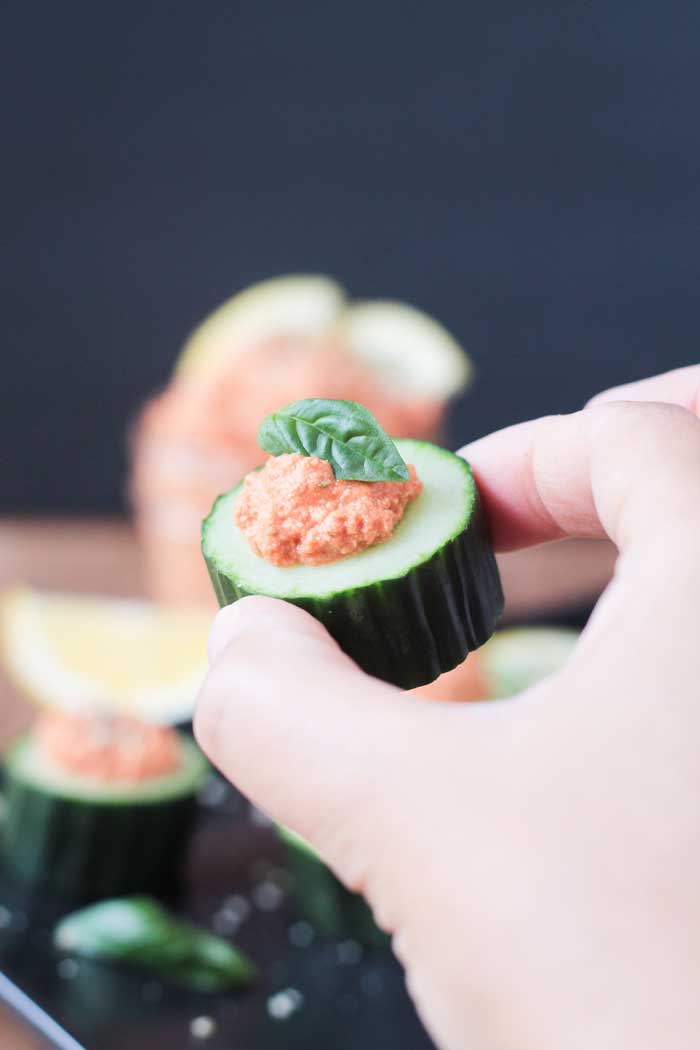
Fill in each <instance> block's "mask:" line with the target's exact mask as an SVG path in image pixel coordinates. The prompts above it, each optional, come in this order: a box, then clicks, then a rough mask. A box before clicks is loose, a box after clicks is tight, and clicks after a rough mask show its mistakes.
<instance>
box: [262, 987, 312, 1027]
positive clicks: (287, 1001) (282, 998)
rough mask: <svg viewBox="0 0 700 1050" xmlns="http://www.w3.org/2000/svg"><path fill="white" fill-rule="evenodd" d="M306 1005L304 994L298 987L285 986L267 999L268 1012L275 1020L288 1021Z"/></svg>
mask: <svg viewBox="0 0 700 1050" xmlns="http://www.w3.org/2000/svg"><path fill="white" fill-rule="evenodd" d="M303 1005H304V996H303V995H302V994H301V992H300V991H299V990H298V989H297V988H284V989H283V990H282V991H281V992H276V993H275V995H271V996H270V998H269V999H268V1000H267V1012H268V1014H269V1015H270V1017H272V1018H273V1020H275V1021H286V1020H288V1019H289V1018H290V1017H292V1016H293V1015H294V1014H295V1013H297V1011H298V1010H301V1008H302V1006H303Z"/></svg>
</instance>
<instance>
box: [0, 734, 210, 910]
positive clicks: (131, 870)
mask: <svg viewBox="0 0 700 1050" xmlns="http://www.w3.org/2000/svg"><path fill="white" fill-rule="evenodd" d="M179 739H180V742H181V746H182V764H181V767H180V769H178V770H177V771H176V772H174V773H172V774H170V775H168V776H161V777H156V778H153V779H152V780H149V781H146V782H144V783H142V784H138V785H134V786H129V787H125V786H123V785H107V784H104V783H102V782H99V781H97V780H95V779H94V778H89V777H80V776H76V775H74V774H69V773H66V772H65V771H64V770H62V769H59V768H57V767H55V766H54V765H53V764H52V763H50V762H48V761H47V760H46V759H45V757H44V756H43V754H42V753H40V752H39V750H38V749H37V747H36V746H35V744H34V740H33V737H32V735H31V733H27V734H24V735H23V736H22V737H20V738H19V740H18V741H16V743H15V744H14V745H13V746H12V747H11V748H10V751H9V752H8V754H7V755H6V756H5V758H4V761H3V772H4V775H5V803H6V804H5V819H4V822H3V824H2V827H1V828H0V858H1V859H2V864H3V867H4V870H5V872H6V873H7V874H8V875H9V876H10V877H11V878H12V879H13V880H14V881H16V882H17V883H18V884H19V885H21V886H22V887H23V888H24V889H26V890H33V891H40V892H41V891H43V890H50V891H51V892H52V893H54V894H56V895H57V896H61V897H65V898H67V899H68V900H70V901H75V902H76V903H79V902H82V901H88V900H97V899H99V898H101V897H109V896H120V895H121V894H125V893H136V892H157V891H160V890H171V889H174V888H176V886H177V876H178V874H179V872H180V868H181V864H182V861H183V858H184V853H185V849H186V846H187V839H188V836H189V832H190V829H191V825H192V821H193V819H194V816H195V812H196V794H197V792H198V791H199V789H200V787H201V786H202V784H203V783H204V781H205V779H206V777H207V775H208V770H209V766H208V764H207V761H206V759H205V758H204V756H203V755H202V753H201V752H200V751H199V749H198V748H197V747H196V745H195V744H194V742H193V741H192V740H190V739H188V738H187V737H186V736H185V735H184V734H179Z"/></svg>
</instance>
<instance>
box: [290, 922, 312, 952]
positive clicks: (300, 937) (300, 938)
mask: <svg viewBox="0 0 700 1050" xmlns="http://www.w3.org/2000/svg"><path fill="white" fill-rule="evenodd" d="M287 936H288V938H289V943H290V944H291V945H292V946H293V947H294V948H308V947H309V945H310V944H313V942H314V940H315V939H316V931H315V930H314V928H313V926H312V925H311V923H310V922H307V921H306V919H299V921H298V922H293V923H292V925H291V926H290V927H289V930H288V931H287Z"/></svg>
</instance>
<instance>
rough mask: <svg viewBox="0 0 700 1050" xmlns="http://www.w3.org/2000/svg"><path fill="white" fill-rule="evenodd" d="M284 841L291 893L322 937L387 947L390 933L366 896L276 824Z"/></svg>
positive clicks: (301, 910) (304, 844)
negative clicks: (385, 930)
mask: <svg viewBox="0 0 700 1050" xmlns="http://www.w3.org/2000/svg"><path fill="white" fill-rule="evenodd" d="M276 830H277V834H278V836H279V838H280V839H281V841H282V842H283V843H284V846H285V850H286V853H287V859H288V864H289V870H290V873H291V875H292V880H293V882H292V892H293V893H294V897H295V900H296V903H297V907H298V909H299V912H300V914H301V915H302V916H303V917H304V918H305V919H306V920H307V921H308V922H310V923H311V925H312V926H313V927H314V929H315V930H316V932H317V933H319V934H320V935H321V936H322V937H336V938H352V939H353V940H355V941H358V942H359V943H360V944H363V945H365V947H367V948H380V949H383V950H388V949H389V948H390V946H391V938H390V937H389V934H387V933H384V931H383V930H380V928H379V927H378V926H377V924H376V922H375V921H374V916H373V915H372V910H371V908H370V907H369V905H368V904H367V902H366V900H365V899H364V897H362V896H361V895H360V894H359V893H353V892H352V891H351V890H348V889H347V888H346V887H345V886H343V884H342V882H341V881H340V879H338V878H336V876H335V875H334V874H333V872H332V871H331V870H330V868H329V867H327V865H325V864H324V863H323V861H322V860H321V858H320V857H319V856H318V854H317V853H315V852H314V850H312V849H311V847H310V846H308V845H307V844H306V843H305V842H304V841H303V840H302V839H300V838H298V836H296V835H294V834H292V833H290V832H289V831H288V830H287V829H286V828H284V827H280V826H278V827H277V829H276Z"/></svg>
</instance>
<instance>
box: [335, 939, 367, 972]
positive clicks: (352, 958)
mask: <svg viewBox="0 0 700 1050" xmlns="http://www.w3.org/2000/svg"><path fill="white" fill-rule="evenodd" d="M335 954H336V958H337V960H338V962H339V963H340V965H341V966H355V965H356V964H357V963H359V962H360V961H361V959H362V956H363V955H364V952H363V950H362V945H361V944H358V943H357V941H352V940H347V941H341V942H340V944H338V945H336V949H335Z"/></svg>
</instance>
